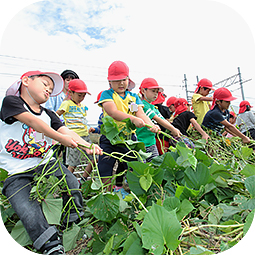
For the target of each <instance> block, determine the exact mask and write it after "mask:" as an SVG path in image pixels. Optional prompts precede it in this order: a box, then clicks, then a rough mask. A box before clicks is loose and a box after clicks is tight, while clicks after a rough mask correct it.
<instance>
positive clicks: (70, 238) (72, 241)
mask: <svg viewBox="0 0 255 255" xmlns="http://www.w3.org/2000/svg"><path fill="white" fill-rule="evenodd" d="M79 232H80V228H79V227H78V226H77V225H76V224H73V226H72V228H71V229H68V230H66V231H64V234H63V246H64V248H65V251H70V250H72V249H73V248H74V247H75V246H76V240H77V238H78V235H79Z"/></svg>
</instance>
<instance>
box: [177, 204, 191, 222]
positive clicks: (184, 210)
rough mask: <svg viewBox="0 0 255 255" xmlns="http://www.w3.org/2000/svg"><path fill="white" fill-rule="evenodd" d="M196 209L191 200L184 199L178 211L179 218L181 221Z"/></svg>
mask: <svg viewBox="0 0 255 255" xmlns="http://www.w3.org/2000/svg"><path fill="white" fill-rule="evenodd" d="M194 209H195V207H194V206H193V205H192V204H191V203H190V202H189V200H187V199H184V200H183V201H182V202H181V205H180V206H179V208H178V210H177V212H176V216H177V219H178V220H179V221H180V220H181V219H183V218H184V217H185V216H187V215H188V214H189V213H190V212H191V211H193V210H194Z"/></svg>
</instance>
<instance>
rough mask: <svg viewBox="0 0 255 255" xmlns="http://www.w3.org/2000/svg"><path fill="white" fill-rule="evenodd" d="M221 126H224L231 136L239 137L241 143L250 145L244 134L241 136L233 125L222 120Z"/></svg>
mask: <svg viewBox="0 0 255 255" xmlns="http://www.w3.org/2000/svg"><path fill="white" fill-rule="evenodd" d="M221 124H222V125H224V126H225V129H226V130H227V132H229V133H230V134H232V135H233V136H239V137H240V138H241V139H242V141H243V143H250V139H249V138H248V137H247V136H245V135H244V134H242V133H241V132H240V131H239V130H238V129H237V128H236V127H235V126H234V125H232V124H231V123H229V122H228V121H227V120H223V121H222V122H221Z"/></svg>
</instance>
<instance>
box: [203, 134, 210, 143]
mask: <svg viewBox="0 0 255 255" xmlns="http://www.w3.org/2000/svg"><path fill="white" fill-rule="evenodd" d="M209 138H210V136H209V135H208V134H207V133H205V134H203V135H202V139H205V140H206V142H207V140H208V139H209Z"/></svg>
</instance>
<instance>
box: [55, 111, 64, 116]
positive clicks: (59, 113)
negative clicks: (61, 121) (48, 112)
mask: <svg viewBox="0 0 255 255" xmlns="http://www.w3.org/2000/svg"><path fill="white" fill-rule="evenodd" d="M64 112H65V111H64V110H57V111H56V113H57V115H58V116H61V115H62V114H63V113H64Z"/></svg>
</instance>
